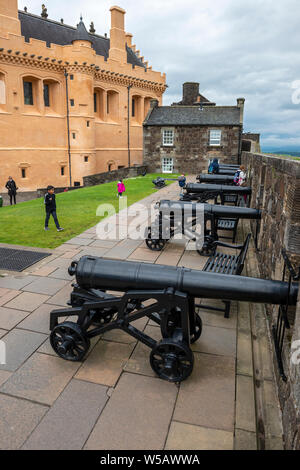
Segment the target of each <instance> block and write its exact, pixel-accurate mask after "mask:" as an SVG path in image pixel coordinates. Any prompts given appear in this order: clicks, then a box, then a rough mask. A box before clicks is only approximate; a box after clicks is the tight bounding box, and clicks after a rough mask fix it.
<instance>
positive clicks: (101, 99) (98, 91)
mask: <svg viewBox="0 0 300 470" xmlns="http://www.w3.org/2000/svg"><path fill="white" fill-rule="evenodd" d="M104 110H105V91H104V90H102V88H95V89H94V113H95V116H96V119H101V121H104V116H105V113H104Z"/></svg>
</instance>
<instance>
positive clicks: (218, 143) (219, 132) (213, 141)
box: [209, 129, 222, 147]
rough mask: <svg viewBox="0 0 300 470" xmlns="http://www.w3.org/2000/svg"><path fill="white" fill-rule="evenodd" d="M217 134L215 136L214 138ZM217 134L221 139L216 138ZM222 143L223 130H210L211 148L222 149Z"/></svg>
mask: <svg viewBox="0 0 300 470" xmlns="http://www.w3.org/2000/svg"><path fill="white" fill-rule="evenodd" d="M213 133H215V136H213ZM216 134H217V135H218V136H219V137H216ZM221 142H222V130H221V129H210V131H209V146H210V147H221Z"/></svg>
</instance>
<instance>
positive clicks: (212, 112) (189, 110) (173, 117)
mask: <svg viewBox="0 0 300 470" xmlns="http://www.w3.org/2000/svg"><path fill="white" fill-rule="evenodd" d="M239 124H240V109H239V108H238V107H237V106H212V107H210V106H207V107H206V106H204V107H203V110H202V111H200V109H199V106H197V107H196V106H158V107H157V108H154V109H153V110H152V112H151V114H150V116H149V117H148V120H145V121H144V125H146V126H203V125H205V126H207V125H212V126H223V125H224V126H238V125H239Z"/></svg>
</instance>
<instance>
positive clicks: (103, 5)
mask: <svg viewBox="0 0 300 470" xmlns="http://www.w3.org/2000/svg"><path fill="white" fill-rule="evenodd" d="M113 4H114V2H112V0H102V1H101V2H99V0H86V2H85V3H82V1H81V0H72V8H70V2H68V1H66V0H64V1H61V0H51V2H50V1H48V2H46V6H47V7H48V13H49V18H51V19H56V20H60V18H64V21H65V23H68V24H71V25H75V24H76V23H78V21H79V17H80V14H81V13H82V15H83V17H84V21H85V23H86V24H89V22H90V21H94V23H95V27H96V30H97V32H98V33H99V34H104V33H105V32H107V33H109V29H110V13H109V8H110V7H111V6H112V5H113ZM25 5H26V6H27V7H28V11H29V12H32V13H35V14H40V12H41V2H40V0H19V7H20V8H23V7H24V6H25ZM120 6H121V7H123V8H124V9H125V10H126V11H127V14H126V31H128V32H131V33H132V34H133V36H134V37H133V40H134V44H136V46H137V49H139V50H140V51H141V55H143V56H144V57H145V59H146V60H148V61H149V64H150V65H152V66H153V70H159V71H161V72H166V74H167V83H168V85H169V88H168V90H167V91H166V93H165V95H164V104H165V105H168V104H171V103H172V102H174V101H179V100H180V99H181V94H182V84H183V83H184V82H185V81H197V82H200V90H201V93H203V94H204V95H205V96H207V98H209V99H210V100H212V101H214V102H216V103H217V104H220V105H234V104H235V103H236V98H238V97H242V96H243V97H245V98H246V103H245V130H251V131H253V132H260V133H261V134H262V142H263V144H265V145H267V146H269V145H272V146H278V147H280V148H283V147H284V146H285V145H289V146H290V145H293V146H296V147H297V146H298V147H299V149H300V132H299V129H300V104H296V103H293V101H292V96H293V93H295V89H293V88H292V83H293V82H295V81H297V80H300V61H299V44H300V28H299V10H300V7H299V1H298V0H285V1H284V2H281V1H276V2H274V1H273V0H243V2H241V1H239V0H214V1H213V2H212V1H211V0H201V1H199V0H185V1H182V0H164V1H161V0H140V1H139V2H137V1H136V0H122V2H121V3H120ZM299 93H300V90H299ZM299 93H298V95H299Z"/></svg>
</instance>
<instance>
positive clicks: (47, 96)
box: [44, 84, 50, 108]
mask: <svg viewBox="0 0 300 470" xmlns="http://www.w3.org/2000/svg"><path fill="white" fill-rule="evenodd" d="M44 104H45V106H46V107H47V108H49V107H50V94H49V85H47V84H44Z"/></svg>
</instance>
